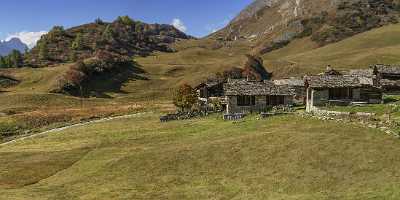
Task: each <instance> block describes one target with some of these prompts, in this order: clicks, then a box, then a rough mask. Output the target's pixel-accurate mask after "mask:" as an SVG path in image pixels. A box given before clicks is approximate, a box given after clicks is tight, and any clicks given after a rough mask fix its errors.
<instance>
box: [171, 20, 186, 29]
mask: <svg viewBox="0 0 400 200" xmlns="http://www.w3.org/2000/svg"><path fill="white" fill-rule="evenodd" d="M171 25H172V26H174V27H175V28H177V29H178V30H180V31H182V32H186V30H187V28H186V26H185V24H184V23H183V22H182V20H180V19H178V18H175V19H173V20H172V23H171Z"/></svg>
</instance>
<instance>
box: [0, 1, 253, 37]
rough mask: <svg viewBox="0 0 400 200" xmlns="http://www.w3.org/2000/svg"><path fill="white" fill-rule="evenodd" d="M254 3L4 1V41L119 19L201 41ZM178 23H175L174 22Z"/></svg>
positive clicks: (0, 15) (0, 27)
mask: <svg viewBox="0 0 400 200" xmlns="http://www.w3.org/2000/svg"><path fill="white" fill-rule="evenodd" d="M252 1H253V0H200V1H199V0H3V1H2V2H1V7H2V9H1V10H2V11H1V12H0V39H1V40H4V39H6V38H10V37H12V36H17V37H20V38H22V39H23V41H24V42H26V43H32V42H34V41H33V40H35V37H36V38H37V37H38V36H40V34H43V33H44V32H45V31H48V30H49V29H51V27H53V26H54V25H61V26H64V27H66V28H68V27H72V26H76V25H80V24H84V23H88V22H92V21H94V19H96V18H97V17H100V18H101V19H103V20H105V21H112V20H113V19H115V18H116V17H117V16H119V15H129V16H130V17H132V18H133V19H136V20H141V21H144V22H147V23H165V24H172V22H173V21H174V22H175V24H176V25H177V26H179V27H180V28H181V29H183V30H185V32H186V33H188V34H190V35H194V36H197V37H202V36H205V35H207V34H209V33H211V32H212V31H213V30H216V29H219V28H221V27H223V26H224V25H225V24H226V23H227V22H228V21H229V20H231V19H232V18H233V17H234V16H235V15H236V14H238V13H239V12H240V11H241V10H242V9H243V8H244V7H246V6H247V5H248V4H250V3H251V2H252ZM174 19H175V20H174Z"/></svg>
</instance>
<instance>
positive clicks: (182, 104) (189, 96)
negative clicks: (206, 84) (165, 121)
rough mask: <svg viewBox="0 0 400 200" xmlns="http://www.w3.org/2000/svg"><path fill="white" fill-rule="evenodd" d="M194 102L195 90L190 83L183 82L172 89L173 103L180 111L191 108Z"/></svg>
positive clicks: (195, 98)
mask: <svg viewBox="0 0 400 200" xmlns="http://www.w3.org/2000/svg"><path fill="white" fill-rule="evenodd" d="M196 102H197V94H196V91H195V90H194V89H193V88H192V87H191V86H190V85H188V84H183V85H181V86H179V87H178V88H177V89H176V90H175V91H174V94H173V103H174V105H175V106H176V107H177V108H179V109H180V110H181V111H184V112H185V111H188V110H191V109H192V107H193V105H194V104H195V103H196Z"/></svg>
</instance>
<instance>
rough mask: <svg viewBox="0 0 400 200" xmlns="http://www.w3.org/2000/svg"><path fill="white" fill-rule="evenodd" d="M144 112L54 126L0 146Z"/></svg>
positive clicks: (134, 115)
mask: <svg viewBox="0 0 400 200" xmlns="http://www.w3.org/2000/svg"><path fill="white" fill-rule="evenodd" d="M146 113H147V112H143V113H135V114H130V115H122V116H117V117H107V118H102V119H97V120H93V121H88V122H82V123H78V124H73V125H69V126H64V127H60V128H55V129H51V130H48V131H44V132H40V133H36V134H32V135H28V136H25V137H20V138H16V139H14V140H11V141H8V142H4V143H1V144H0V147H3V146H6V145H9V144H12V143H15V142H19V141H24V140H26V139H30V138H34V137H37V136H41V135H45V134H48V133H55V132H60V131H63V130H66V129H70V128H74V127H80V126H86V125H89V124H95V123H100V122H106V121H111V120H116V119H128V118H132V117H136V116H139V115H144V114H146Z"/></svg>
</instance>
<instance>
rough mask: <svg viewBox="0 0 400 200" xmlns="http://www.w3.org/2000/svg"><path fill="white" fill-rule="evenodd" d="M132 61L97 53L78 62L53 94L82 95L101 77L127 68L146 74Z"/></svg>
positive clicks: (113, 54) (60, 81)
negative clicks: (90, 84)
mask: <svg viewBox="0 0 400 200" xmlns="http://www.w3.org/2000/svg"><path fill="white" fill-rule="evenodd" d="M135 65H136V64H135V63H134V62H133V60H132V59H130V58H129V57H126V56H122V55H119V54H115V53H112V52H108V51H97V52H96V54H95V56H94V57H93V58H90V59H86V60H84V61H78V62H76V63H75V64H74V65H72V66H71V67H70V69H69V70H68V71H67V72H66V73H65V74H64V75H63V76H62V77H60V78H59V80H58V82H57V86H56V88H55V89H54V90H52V92H55V93H66V94H71V95H79V96H82V95H87V94H82V90H85V91H86V92H88V91H87V89H88V88H87V87H88V84H89V83H90V82H91V81H93V79H95V78H96V77H99V76H103V75H105V76H108V77H112V76H113V75H116V74H118V73H122V72H124V70H125V69H127V68H135V69H136V70H137V73H144V71H143V70H141V69H140V68H137V67H136V66H135Z"/></svg>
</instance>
